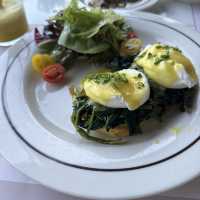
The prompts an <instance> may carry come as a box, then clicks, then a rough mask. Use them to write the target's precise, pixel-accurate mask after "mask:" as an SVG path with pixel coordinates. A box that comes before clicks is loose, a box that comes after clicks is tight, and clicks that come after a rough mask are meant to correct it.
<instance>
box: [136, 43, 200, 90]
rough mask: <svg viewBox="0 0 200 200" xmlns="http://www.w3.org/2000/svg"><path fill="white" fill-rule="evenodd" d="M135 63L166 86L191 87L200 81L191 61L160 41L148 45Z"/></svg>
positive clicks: (176, 87) (157, 81) (154, 79)
mask: <svg viewBox="0 0 200 200" xmlns="http://www.w3.org/2000/svg"><path fill="white" fill-rule="evenodd" d="M135 63H136V64H137V65H138V66H139V67H142V68H143V70H144V72H145V74H146V75H147V76H148V78H150V79H152V80H153V81H155V82H156V83H157V84H159V85H161V86H163V87H166V88H174V89H181V88H191V87H193V86H194V85H196V84H197V82H198V78H197V75H196V72H195V69H194V66H193V65H192V63H191V61H190V60H189V59H188V58H187V57H186V56H184V55H183V53H182V52H181V51H180V50H179V49H178V48H175V47H171V46H168V45H164V44H160V43H156V44H152V45H148V46H147V47H146V48H145V49H144V50H143V51H142V52H141V53H140V54H139V55H138V56H137V58H136V60H135Z"/></svg>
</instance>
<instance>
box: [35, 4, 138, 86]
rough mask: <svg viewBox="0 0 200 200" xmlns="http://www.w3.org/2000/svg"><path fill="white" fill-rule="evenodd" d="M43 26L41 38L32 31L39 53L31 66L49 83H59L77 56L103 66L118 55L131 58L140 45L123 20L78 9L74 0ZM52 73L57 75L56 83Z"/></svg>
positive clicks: (99, 10) (113, 15)
mask: <svg viewBox="0 0 200 200" xmlns="http://www.w3.org/2000/svg"><path fill="white" fill-rule="evenodd" d="M47 22H48V24H47V25H46V26H45V27H44V30H43V33H42V34H41V33H40V32H39V30H38V29H37V28H36V29H35V42H36V44H37V45H38V49H39V51H40V52H41V53H39V54H36V55H34V56H33V58H32V65H33V68H34V69H35V70H36V71H38V72H40V73H41V74H42V76H43V78H44V80H46V81H48V82H51V83H55V82H56V83H57V82H62V81H63V80H64V76H63V74H64V71H65V70H68V69H69V68H70V66H71V64H72V63H73V62H74V61H75V60H76V59H77V58H78V57H80V56H81V57H83V56H84V57H85V58H87V59H95V60H101V62H104V61H107V60H110V59H112V58H113V57H115V56H118V55H120V54H123V55H130V56H132V55H134V54H136V53H137V52H138V50H139V49H140V48H141V45H142V42H141V40H140V39H138V38H137V37H136V35H135V33H134V31H133V29H132V28H131V27H130V26H128V25H127V24H126V23H125V21H124V19H123V17H121V16H120V15H117V14H115V13H114V12H113V11H111V10H107V11H103V10H101V9H100V8H95V9H86V8H84V7H83V8H81V7H79V4H78V1H77V0H72V1H71V3H70V5H69V6H68V7H67V8H66V9H64V10H62V11H60V12H59V13H58V14H57V15H55V16H54V17H52V18H50V19H49V20H48V21H47ZM102 58H104V59H103V60H102ZM52 65H53V66H52ZM44 68H45V70H44ZM43 70H44V71H43ZM53 72H57V73H58V74H59V77H60V78H58V80H57V79H56V81H54V77H53V74H54V73H53ZM48 74H50V75H49V76H48ZM60 74H62V76H61V75H60Z"/></svg>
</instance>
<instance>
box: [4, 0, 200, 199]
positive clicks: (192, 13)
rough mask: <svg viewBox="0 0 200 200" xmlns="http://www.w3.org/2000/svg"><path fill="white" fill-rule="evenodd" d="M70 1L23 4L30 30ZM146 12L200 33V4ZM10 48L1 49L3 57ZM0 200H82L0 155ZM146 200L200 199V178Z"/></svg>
mask: <svg viewBox="0 0 200 200" xmlns="http://www.w3.org/2000/svg"><path fill="white" fill-rule="evenodd" d="M66 3H67V0H45V1H44V0H31V1H30V0H24V7H25V11H26V15H27V19H28V23H29V27H30V30H31V29H33V28H34V27H36V26H38V25H41V24H44V23H45V20H46V19H47V18H48V17H49V16H51V15H53V13H54V12H55V11H56V10H59V9H61V8H63V7H64V6H65V5H66ZM145 12H150V13H154V14H158V15H161V16H164V17H168V18H171V19H172V20H176V21H178V22H180V23H182V24H185V25H187V26H188V27H190V28H192V29H195V30H196V31H199V32H200V1H199V3H191V2H190V0H188V1H184V2H183V1H179V0H160V1H158V3H157V4H156V5H154V6H152V7H151V8H148V10H145ZM7 48H9V47H1V45H0V55H1V54H3V53H4V52H5V51H6V50H7ZM0 196H1V199H2V200H14V199H20V200H80V198H76V197H71V196H68V195H66V194H61V193H59V192H56V191H53V190H51V189H48V188H46V187H44V186H42V185H40V184H39V183H36V182H35V181H33V180H32V179H30V178H29V177H27V176H25V175H23V174H21V173H20V172H18V171H17V170H16V169H15V168H14V167H12V166H11V165H10V164H9V163H8V162H7V161H6V160H5V159H4V158H3V157H2V156H1V155H0ZM145 199H146V200H184V199H188V200H193V199H200V177H199V178H198V177H197V178H196V179H195V180H193V181H191V182H189V183H187V184H186V185H184V186H181V187H179V188H176V189H173V190H171V191H168V192H165V193H162V194H159V195H156V196H154V197H149V198H145Z"/></svg>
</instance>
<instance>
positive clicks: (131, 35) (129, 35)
mask: <svg viewBox="0 0 200 200" xmlns="http://www.w3.org/2000/svg"><path fill="white" fill-rule="evenodd" d="M127 37H128V39H131V38H137V35H136V33H135V32H133V31H130V32H128V35H127Z"/></svg>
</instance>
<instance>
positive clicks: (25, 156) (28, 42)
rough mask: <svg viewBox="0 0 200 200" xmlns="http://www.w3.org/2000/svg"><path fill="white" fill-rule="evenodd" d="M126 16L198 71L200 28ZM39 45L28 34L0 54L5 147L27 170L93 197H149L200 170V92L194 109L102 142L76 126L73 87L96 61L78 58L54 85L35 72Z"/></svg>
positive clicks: (145, 36)
mask: <svg viewBox="0 0 200 200" xmlns="http://www.w3.org/2000/svg"><path fill="white" fill-rule="evenodd" d="M125 19H126V20H127V22H128V23H129V24H130V25H131V26H133V28H134V30H135V31H136V32H137V34H138V35H139V37H140V38H141V39H142V40H143V41H144V44H145V45H146V44H149V43H153V42H157V41H160V42H164V43H167V44H171V45H174V46H177V47H179V48H180V49H181V50H182V51H183V52H184V54H185V55H187V56H188V57H189V58H190V59H191V60H192V62H193V64H194V66H195V69H196V71H197V74H198V76H199V77H200V62H199V55H200V34H198V33H197V32H195V31H194V30H191V29H189V28H187V27H185V26H184V25H181V24H178V23H176V22H174V21H173V20H170V19H167V18H162V17H159V16H156V15H152V14H145V13H134V14H133V13H132V14H131V15H129V14H128V13H127V14H126V15H125ZM35 51H36V46H35V44H34V41H33V33H29V34H27V35H25V37H24V39H22V40H21V41H20V42H18V43H17V44H16V45H15V46H14V47H12V48H10V49H9V50H8V51H7V52H5V53H4V55H3V56H2V57H1V58H0V67H1V74H0V86H1V87H0V93H1V104H0V117H1V120H0V133H1V134H0V152H1V153H2V155H3V156H4V157H5V158H6V159H7V160H8V161H9V162H10V163H11V164H13V165H14V166H15V167H16V168H17V169H19V170H20V171H21V172H22V173H24V174H26V175H28V176H30V177H31V178H33V179H34V180H36V181H38V182H40V183H42V184H44V185H46V186H48V187H51V188H53V189H56V190H58V191H61V192H64V193H68V194H71V195H75V196H81V197H86V198H94V199H97V198H101V199H105V198H110V199H126V198H139V197H144V196H148V195H152V194H156V193H159V192H163V191H166V190H168V189H171V188H174V187H176V186H179V185H181V184H183V183H186V182H187V181H189V180H191V179H193V178H194V177H196V176H197V175H198V174H199V173H200V156H199V155H200V141H199V140H200V126H199V121H200V115H199V111H200V104H199V95H197V98H196V102H195V108H194V110H193V112H192V113H190V114H188V113H184V114H174V113H171V114H170V115H169V116H168V117H167V118H166V119H165V121H164V123H162V124H151V126H152V125H153V126H152V127H153V129H152V128H151V129H149V128H148V127H146V129H145V130H144V134H143V135H139V136H134V137H132V138H130V141H129V143H127V144H125V145H121V146H112V145H103V144H97V143H94V142H90V141H87V140H85V139H83V138H81V137H80V136H79V135H78V134H77V133H76V131H75V129H74V128H73V126H72V124H71V121H70V116H71V112H72V105H71V104H72V102H71V96H70V94H69V91H68V88H69V87H70V85H72V84H76V83H77V81H79V79H80V78H81V77H82V75H83V73H86V72H87V71H89V70H93V69H94V68H95V67H94V66H93V65H91V64H90V65H89V66H90V67H89V68H88V67H86V66H88V63H83V62H79V63H78V65H79V67H76V66H74V68H73V70H71V71H70V72H69V73H70V74H71V75H72V76H73V79H72V81H71V82H70V83H68V84H65V85H63V86H59V87H55V86H54V87H53V86H51V85H48V84H47V83H45V82H44V81H42V80H41V78H40V77H39V76H38V74H36V73H35V72H33V71H32V68H31V64H30V61H31V56H32V55H33V53H34V52H35ZM80 65H81V68H80ZM152 123H153V122H152ZM175 129H178V130H179V133H175V132H176V131H174V130H175Z"/></svg>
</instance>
